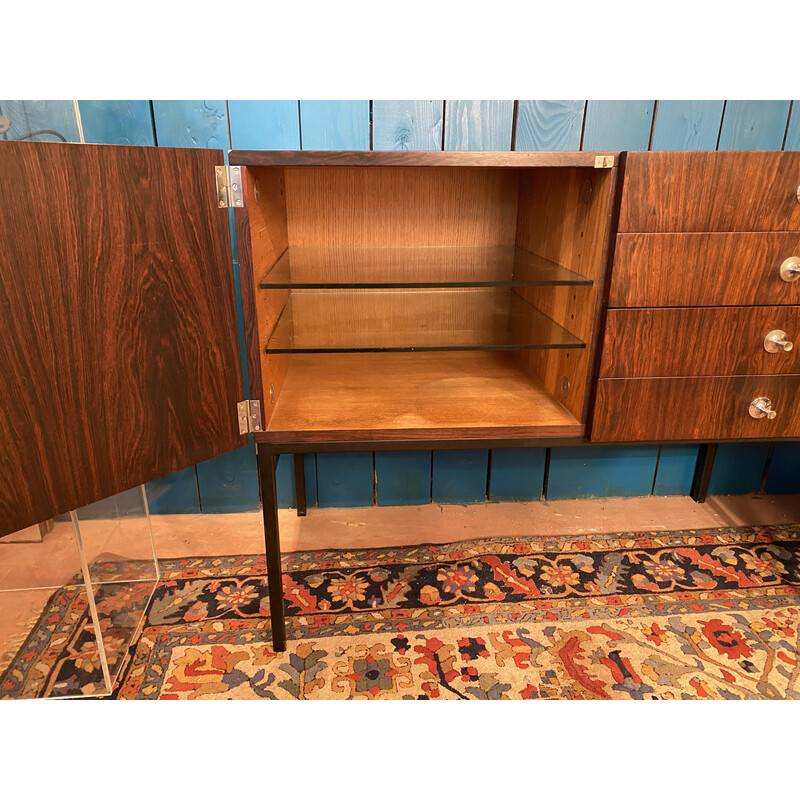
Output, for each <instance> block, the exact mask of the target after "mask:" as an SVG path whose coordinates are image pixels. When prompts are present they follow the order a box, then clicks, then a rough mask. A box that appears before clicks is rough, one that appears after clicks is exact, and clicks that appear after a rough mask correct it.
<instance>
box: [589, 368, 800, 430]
mask: <svg viewBox="0 0 800 800" xmlns="http://www.w3.org/2000/svg"><path fill="white" fill-rule="evenodd" d="M759 397H768V398H769V399H770V400H771V401H772V407H773V409H774V410H775V412H776V416H775V418H774V419H768V418H766V417H763V418H761V419H754V418H753V417H751V416H750V413H749V407H750V403H751V401H753V400H755V399H756V398H759ZM798 398H800V376H798V375H756V376H750V377H738V378H640V379H635V378H633V379H613V378H606V379H602V380H599V381H598V382H597V394H596V397H595V406H594V419H593V421H592V425H591V433H590V438H591V440H592V441H594V442H669V441H682V440H691V439H707V440H719V439H772V438H795V437H800V400H799V399H798Z"/></svg>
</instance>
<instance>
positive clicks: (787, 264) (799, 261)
mask: <svg viewBox="0 0 800 800" xmlns="http://www.w3.org/2000/svg"><path fill="white" fill-rule="evenodd" d="M781 278H782V279H783V280H785V281H786V282H787V283H791V282H792V281H796V280H797V279H798V278H800V257H798V256H792V257H791V258H787V259H786V261H784V262H783V264H781Z"/></svg>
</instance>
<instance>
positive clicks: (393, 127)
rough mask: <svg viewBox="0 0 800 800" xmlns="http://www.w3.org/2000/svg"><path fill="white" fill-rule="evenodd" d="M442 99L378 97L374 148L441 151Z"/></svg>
mask: <svg viewBox="0 0 800 800" xmlns="http://www.w3.org/2000/svg"><path fill="white" fill-rule="evenodd" d="M443 109H444V103H443V101H441V100H374V101H373V103H372V149H373V150H441V149H442V124H443Z"/></svg>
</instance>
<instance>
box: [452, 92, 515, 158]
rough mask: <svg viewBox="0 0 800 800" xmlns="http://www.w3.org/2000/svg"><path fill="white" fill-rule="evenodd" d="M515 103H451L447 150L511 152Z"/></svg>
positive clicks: (475, 101)
mask: <svg viewBox="0 0 800 800" xmlns="http://www.w3.org/2000/svg"><path fill="white" fill-rule="evenodd" d="M513 123H514V101H513V100H448V101H447V103H446V105H445V121H444V149H445V150H510V149H511V130H512V127H513Z"/></svg>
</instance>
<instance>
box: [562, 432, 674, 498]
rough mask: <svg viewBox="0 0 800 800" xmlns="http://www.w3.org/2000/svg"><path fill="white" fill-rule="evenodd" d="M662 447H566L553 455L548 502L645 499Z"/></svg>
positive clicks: (651, 485) (650, 489) (651, 483)
mask: <svg viewBox="0 0 800 800" xmlns="http://www.w3.org/2000/svg"><path fill="white" fill-rule="evenodd" d="M657 458H658V447H657V446H650V445H637V446H633V447H562V448H556V449H553V450H552V451H551V453H550V471H549V473H548V477H547V499H548V500H568V499H572V498H576V497H644V496H646V495H649V494H650V492H651V491H652V488H653V479H654V477H655V472H656V460H657Z"/></svg>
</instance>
